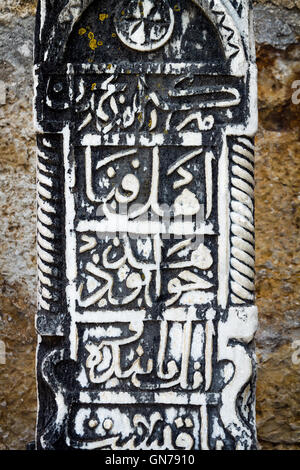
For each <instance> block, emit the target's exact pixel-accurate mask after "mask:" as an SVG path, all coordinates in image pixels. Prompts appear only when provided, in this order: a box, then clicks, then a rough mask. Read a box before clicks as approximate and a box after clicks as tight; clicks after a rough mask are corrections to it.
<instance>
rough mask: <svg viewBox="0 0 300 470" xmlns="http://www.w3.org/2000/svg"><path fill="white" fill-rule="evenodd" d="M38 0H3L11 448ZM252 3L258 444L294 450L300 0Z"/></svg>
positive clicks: (31, 188)
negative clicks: (255, 89)
mask: <svg viewBox="0 0 300 470" xmlns="http://www.w3.org/2000/svg"><path fill="white" fill-rule="evenodd" d="M35 4H36V0H0V339H1V340H2V341H4V343H5V345H6V364H5V365H3V364H0V449H9V450H14V449H24V448H25V446H26V444H27V443H28V442H30V441H32V440H33V439H34V427H35V413H36V396H35V370H34V367H35V364H34V363H35V346H36V336H35V330H34V314H35V297H36V267H35V138H34V129H33V125H32V109H31V108H32V47H33V38H32V36H33V31H34V14H35ZM254 8H255V10H254V11H255V33H256V40H257V64H258V69H259V112H260V123H259V131H258V134H257V139H256V144H257V151H256V182H257V186H256V242H257V248H256V253H257V262H256V267H257V304H258V307H259V314H260V328H259V331H258V334H257V356H258V386H257V424H258V437H259V442H260V445H261V448H262V449H269V450H275V449H288V450H292V449H298V450H299V449H300V363H299V364H296V362H297V361H295V360H294V361H293V360H292V354H293V353H295V354H294V358H295V356H296V355H297V352H296V351H295V350H294V349H293V348H292V343H293V342H294V341H297V340H298V341H299V345H300V296H299V292H300V275H299V274H300V252H299V240H300V230H299V229H300V193H299V188H300V138H299V137H300V113H299V110H300V103H299V104H298V105H297V104H293V102H292V94H293V93H295V92H296V89H293V88H292V84H293V82H294V81H295V80H300V41H299V36H300V0H272V1H266V0H259V1H257V2H255V3H254ZM297 88H298V89H300V82H299V83H298V86H297ZM296 97H297V96H296ZM298 99H299V100H300V93H299V94H298ZM298 350H300V347H299V346H298ZM298 358H299V359H300V352H299V355H298ZM296 359H297V357H296ZM299 362H300V360H299Z"/></svg>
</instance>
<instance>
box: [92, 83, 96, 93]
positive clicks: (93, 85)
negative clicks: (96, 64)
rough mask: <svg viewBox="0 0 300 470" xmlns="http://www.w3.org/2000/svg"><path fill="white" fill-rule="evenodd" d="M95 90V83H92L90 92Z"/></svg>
mask: <svg viewBox="0 0 300 470" xmlns="http://www.w3.org/2000/svg"><path fill="white" fill-rule="evenodd" d="M95 88H96V83H92V86H91V90H92V91H94V90H95Z"/></svg>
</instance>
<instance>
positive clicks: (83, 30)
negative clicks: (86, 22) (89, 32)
mask: <svg viewBox="0 0 300 470" xmlns="http://www.w3.org/2000/svg"><path fill="white" fill-rule="evenodd" d="M85 33H86V29H85V28H80V30H79V31H78V34H79V35H80V36H83V35H84V34H85Z"/></svg>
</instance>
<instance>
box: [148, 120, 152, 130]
mask: <svg viewBox="0 0 300 470" xmlns="http://www.w3.org/2000/svg"><path fill="white" fill-rule="evenodd" d="M148 127H149V128H150V129H151V127H152V119H150V121H149V124H148Z"/></svg>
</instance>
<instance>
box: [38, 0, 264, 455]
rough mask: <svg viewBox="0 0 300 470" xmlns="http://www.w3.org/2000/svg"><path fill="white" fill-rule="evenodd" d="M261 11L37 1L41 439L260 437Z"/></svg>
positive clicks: (207, 441) (223, 444) (198, 445)
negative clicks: (257, 189)
mask: <svg viewBox="0 0 300 470" xmlns="http://www.w3.org/2000/svg"><path fill="white" fill-rule="evenodd" d="M250 16H251V10H249V5H248V2H246V1H241V2H239V5H238V6H237V5H236V4H233V3H231V2H230V1H229V0H226V1H225V0H222V1H221V0H211V1H204V0H202V1H200V0H199V1H191V0H182V1H180V2H175V1H172V0H163V1H159V2H158V1H154V0H142V1H137V0H124V1H122V2H119V1H108V0H103V1H90V0H81V1H77V0H76V1H75V0H74V1H72V0H69V1H68V2H61V1H59V0H57V1H56V2H53V5H52V4H50V2H48V1H47V0H41V1H40V2H39V7H38V12H37V29H36V66H35V77H36V80H35V84H36V85H35V88H36V97H35V115H36V125H37V131H38V256H39V259H38V263H39V310H38V315H37V330H38V333H39V336H40V341H39V347H38V362H37V370H38V387H39V415H38V423H37V439H36V447H37V448H38V449H67V448H71V449H72V448H73V449H78V448H81V449H113V450H126V449H136V450H139V449H146V450H147V449H148V450H164V449H175V450H176V449H178V450H179V449H181V450H182V449H185V450H191V449H218V450H221V449H254V448H255V447H256V431H255V410H254V402H255V356H254V352H253V338H254V334H255V330H256V326H257V311H256V307H255V306H254V305H253V303H254V225H253V191H254V180H253V173H254V167H253V165H254V147H253V135H254V133H255V129H256V95H255V93H256V89H255V83H256V82H255V81H256V69H255V58H254V55H253V44H252V42H251V41H252V31H251V29H250V30H249V24H251V21H250V22H249V17H250ZM53 397H54V399H53Z"/></svg>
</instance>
